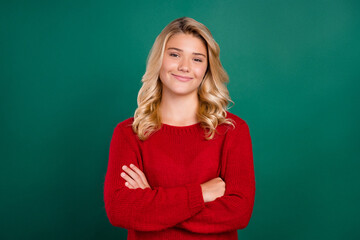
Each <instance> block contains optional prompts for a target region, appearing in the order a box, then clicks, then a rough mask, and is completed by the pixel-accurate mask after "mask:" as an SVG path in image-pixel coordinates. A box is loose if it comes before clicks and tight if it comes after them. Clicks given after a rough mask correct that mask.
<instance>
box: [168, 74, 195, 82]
mask: <svg viewBox="0 0 360 240" xmlns="http://www.w3.org/2000/svg"><path fill="white" fill-rule="evenodd" d="M172 75H173V76H174V77H175V78H176V79H178V80H180V81H182V82H187V81H190V80H191V79H192V78H191V77H184V76H180V75H175V74H172Z"/></svg>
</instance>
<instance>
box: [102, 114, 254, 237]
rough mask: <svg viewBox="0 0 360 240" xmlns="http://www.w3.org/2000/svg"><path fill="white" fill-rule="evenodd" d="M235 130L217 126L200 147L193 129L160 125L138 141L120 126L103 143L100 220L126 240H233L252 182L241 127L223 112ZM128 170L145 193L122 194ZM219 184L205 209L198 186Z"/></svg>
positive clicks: (250, 200) (243, 222)
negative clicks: (106, 149) (218, 193)
mask: <svg viewBox="0 0 360 240" xmlns="http://www.w3.org/2000/svg"><path fill="white" fill-rule="evenodd" d="M227 117H228V118H232V119H234V120H235V123H236V124H235V129H233V128H232V126H230V125H225V124H222V125H219V126H218V127H217V130H218V132H219V134H215V138H214V139H212V140H209V141H207V140H205V138H204V137H203V136H204V130H203V129H202V128H201V126H200V123H197V124H193V125H189V126H172V125H167V124H163V125H162V128H161V129H160V130H159V131H157V132H155V133H153V135H151V136H150V138H148V139H147V140H145V141H141V140H140V139H138V138H137V135H136V134H135V133H134V132H133V130H132V128H131V123H132V122H133V120H134V118H133V117H131V118H129V119H126V120H124V121H123V122H120V123H119V124H118V125H117V126H116V127H115V129H114V133H113V136H112V139H111V143H110V153H109V162H108V167H107V173H106V176H105V183H104V202H105V210H106V214H107V216H108V218H109V221H110V223H111V224H112V225H113V226H116V227H121V228H125V229H128V238H127V239H128V240H129V239H130V240H137V239H141V240H147V239H156V240H161V239H166V240H171V239H176V240H182V239H196V240H200V239H206V240H210V239H222V240H225V239H237V229H243V228H245V227H246V226H247V225H248V223H249V220H250V217H251V215H252V210H253V205H254V198H255V175H254V165H253V154H252V144H251V138H250V132H249V127H248V125H247V123H246V122H245V121H244V120H242V119H241V118H239V117H238V116H236V115H234V114H232V113H230V112H227ZM131 163H133V164H134V165H136V166H137V167H138V168H139V169H140V170H141V171H143V173H144V174H145V176H146V179H147V180H148V183H149V185H150V186H151V189H150V188H146V189H141V188H137V189H129V188H128V187H127V186H125V180H124V179H123V178H122V177H121V176H120V173H121V172H123V170H122V169H121V167H122V166H123V165H126V166H128V167H129V166H130V164H131ZM216 177H221V178H222V179H223V181H224V182H225V194H224V196H222V197H219V198H216V199H215V200H214V201H211V202H207V203H204V199H203V196H202V191H201V187H200V184H202V183H204V182H207V181H209V180H211V179H213V178H216Z"/></svg>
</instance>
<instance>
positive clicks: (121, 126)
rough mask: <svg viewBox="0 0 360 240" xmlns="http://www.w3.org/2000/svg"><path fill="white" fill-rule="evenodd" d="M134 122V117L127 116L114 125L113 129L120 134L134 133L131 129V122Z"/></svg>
mask: <svg viewBox="0 0 360 240" xmlns="http://www.w3.org/2000/svg"><path fill="white" fill-rule="evenodd" d="M133 122H134V117H129V118H127V119H125V120H123V121H121V122H119V123H117V125H116V126H115V129H114V131H116V132H121V133H122V134H126V135H132V134H134V132H133V130H132V123H133Z"/></svg>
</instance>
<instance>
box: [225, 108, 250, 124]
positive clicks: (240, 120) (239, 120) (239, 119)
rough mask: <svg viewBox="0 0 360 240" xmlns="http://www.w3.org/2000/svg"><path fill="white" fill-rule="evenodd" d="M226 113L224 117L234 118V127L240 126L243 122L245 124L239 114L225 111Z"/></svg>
mask: <svg viewBox="0 0 360 240" xmlns="http://www.w3.org/2000/svg"><path fill="white" fill-rule="evenodd" d="M226 114H227V116H226V118H231V119H232V120H234V124H235V127H237V126H241V125H243V124H245V125H247V123H246V121H245V120H244V119H242V118H240V117H239V116H237V115H235V114H234V113H231V112H229V111H226Z"/></svg>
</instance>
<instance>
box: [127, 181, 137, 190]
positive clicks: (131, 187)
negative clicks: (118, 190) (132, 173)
mask: <svg viewBox="0 0 360 240" xmlns="http://www.w3.org/2000/svg"><path fill="white" fill-rule="evenodd" d="M125 186H127V187H128V188H130V189H136V188H135V187H134V186H132V185H131V184H130V183H128V182H125Z"/></svg>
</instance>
